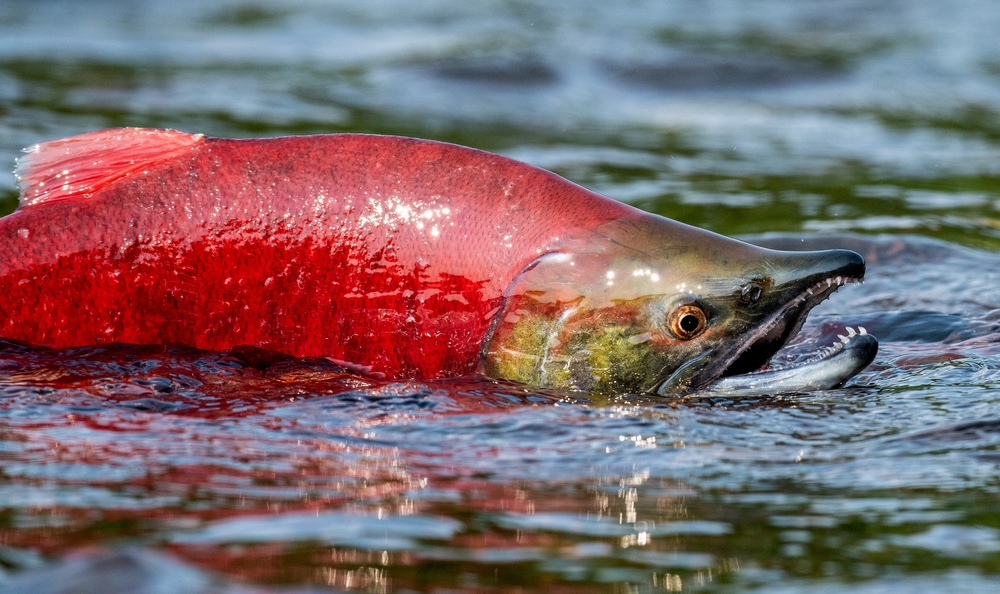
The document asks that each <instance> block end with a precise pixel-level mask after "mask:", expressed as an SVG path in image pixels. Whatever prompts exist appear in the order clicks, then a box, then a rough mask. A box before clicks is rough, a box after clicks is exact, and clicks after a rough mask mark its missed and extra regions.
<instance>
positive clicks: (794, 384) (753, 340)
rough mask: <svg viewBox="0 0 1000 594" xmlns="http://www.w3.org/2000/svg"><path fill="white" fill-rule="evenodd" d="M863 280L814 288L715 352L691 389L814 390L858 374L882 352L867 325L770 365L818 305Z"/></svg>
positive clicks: (826, 282) (704, 392) (829, 281)
mask: <svg viewBox="0 0 1000 594" xmlns="http://www.w3.org/2000/svg"><path fill="white" fill-rule="evenodd" d="M860 282H861V279H860V278H854V277H844V276H836V277H832V278H826V279H823V280H821V281H819V282H818V283H816V284H814V285H812V286H810V287H808V288H807V289H806V290H805V291H803V292H802V293H801V294H799V295H798V296H796V297H794V298H792V299H791V300H790V301H789V302H788V303H786V304H785V305H784V306H782V307H780V308H778V310H776V311H775V312H774V313H773V314H772V315H771V317H770V318H769V319H768V320H767V321H766V322H764V323H763V324H761V325H760V326H759V327H757V328H755V329H754V330H753V331H752V332H750V333H749V334H748V335H747V336H745V337H744V338H743V339H742V340H740V341H739V342H738V343H736V344H735V345H733V346H732V347H731V348H729V349H728V350H726V351H723V352H721V353H718V352H717V353H714V356H715V359H714V361H712V362H711V363H709V364H707V365H705V366H704V367H703V368H702V369H700V370H699V371H698V372H697V373H695V374H694V376H693V377H692V378H691V381H690V384H689V386H690V389H689V390H688V392H687V393H688V394H696V395H698V396H703V395H722V394H725V395H729V396H736V395H739V396H743V395H762V394H780V393H789V392H808V391H812V390H822V389H829V388H833V387H836V386H839V385H841V384H843V383H844V382H846V381H847V380H848V379H850V378H852V377H854V376H855V375H857V374H858V373H859V372H860V371H861V370H862V369H864V368H865V367H867V366H868V364H869V363H871V361H872V359H874V358H875V354H876V353H877V352H878V341H877V340H876V339H875V337H873V336H871V335H870V334H868V333H867V332H866V331H864V329H863V328H861V329H859V330H854V329H853V328H849V329H848V330H847V336H844V337H842V339H841V341H840V342H837V343H835V344H833V345H830V346H829V347H826V348H824V349H822V350H821V351H820V352H819V353H817V355H816V356H814V357H812V358H810V359H808V360H806V361H805V362H803V363H799V364H796V365H788V366H784V367H781V368H767V366H768V365H769V363H770V361H771V357H773V356H774V354H775V353H777V352H778V350H780V349H781V348H782V347H783V346H785V344H787V343H788V341H789V340H791V339H792V338H793V337H794V336H795V335H796V334H797V333H798V332H799V330H800V329H801V328H802V324H803V323H804V322H805V320H806V316H807V314H808V313H809V311H810V310H811V309H812V308H813V307H815V306H816V305H818V304H819V303H821V302H822V301H823V300H825V299H826V298H827V297H829V296H830V295H831V294H832V293H833V292H834V291H836V290H837V289H839V288H840V287H842V286H843V285H845V284H848V283H852V284H853V283H860ZM667 383H669V379H668V380H667V381H666V382H664V384H667Z"/></svg>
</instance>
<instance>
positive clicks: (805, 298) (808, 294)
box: [655, 273, 864, 394]
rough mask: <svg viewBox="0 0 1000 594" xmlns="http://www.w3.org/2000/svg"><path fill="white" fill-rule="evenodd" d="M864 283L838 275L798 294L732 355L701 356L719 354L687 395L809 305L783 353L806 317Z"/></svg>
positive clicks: (660, 389)
mask: <svg viewBox="0 0 1000 594" xmlns="http://www.w3.org/2000/svg"><path fill="white" fill-rule="evenodd" d="M862 274H864V273H862ZM863 282H864V277H863V276H835V277H827V278H824V279H822V280H820V281H818V282H816V283H815V284H813V285H811V286H809V287H807V288H806V289H804V290H803V291H801V292H800V293H799V294H798V295H796V296H795V297H794V298H792V299H790V300H788V302H787V303H785V304H783V305H782V306H781V307H780V308H778V309H777V310H775V311H774V313H773V314H772V315H771V317H770V318H769V319H768V320H767V321H766V322H765V323H763V324H761V325H760V326H758V327H757V328H755V329H754V330H753V331H752V332H751V333H750V334H748V335H747V336H746V337H745V340H742V341H740V342H739V343H738V344H737V345H736V346H735V347H734V348H732V349H731V350H729V351H728V352H723V353H721V354H717V353H713V352H712V351H709V352H707V353H704V354H703V356H702V357H699V359H701V358H703V357H704V356H705V355H709V354H717V355H718V356H717V357H716V359H715V361H714V362H713V363H711V364H709V365H707V366H706V367H705V368H704V369H702V370H700V371H698V372H696V373H695V374H694V376H693V377H692V378H691V380H690V382H689V383H688V385H687V387H686V388H685V389H684V390H683V394H689V393H691V392H696V391H698V390H700V389H702V388H704V387H705V386H707V385H709V384H710V383H712V382H714V381H715V380H717V379H719V378H720V377H722V376H723V375H724V374H725V372H726V370H727V369H729V367H730V366H732V365H733V364H734V363H735V362H736V361H737V359H739V358H740V356H741V355H743V354H744V353H746V352H747V351H749V350H751V349H752V348H754V346H756V345H757V343H758V342H759V341H760V340H761V339H762V338H764V337H765V336H766V335H767V334H768V333H769V332H770V331H771V330H773V329H774V328H775V327H776V326H777V325H778V324H779V323H781V322H782V321H784V317H785V316H786V315H787V314H788V313H789V312H790V311H792V310H794V309H795V308H796V307H799V306H802V304H803V303H805V306H804V307H803V308H802V311H801V312H800V313H799V314H798V316H797V317H796V319H795V320H794V321H793V322H792V327H791V330H790V331H789V332H788V334H787V336H786V337H785V339H784V341H782V344H781V345H780V346H779V347H778V349H775V351H774V352H777V351H778V350H780V348H781V347H782V346H784V345H786V344H788V342H789V341H791V340H792V339H793V338H794V337H795V335H796V334H798V333H799V330H801V328H802V324H804V323H805V320H806V317H807V316H808V314H809V312H810V311H811V310H812V309H813V308H814V307H816V306H817V305H819V304H820V303H822V302H823V301H825V300H826V299H827V298H828V297H829V296H830V295H832V294H833V293H834V292H836V291H837V290H838V289H839V288H840V287H843V286H844V285H847V284H860V283H863ZM773 354H774V353H771V355H773ZM769 360H770V356H769V357H768V361H769ZM764 365H767V361H765V363H764V364H763V365H761V366H760V367H758V368H757V369H754V370H751V371H749V372H747V373H753V372H755V371H759V370H760V369H762V368H763V367H764ZM677 371H680V369H678V370H677ZM677 371H675V372H674V373H672V374H671V375H670V376H668V377H667V378H666V379H664V380H663V381H662V382H661V383H660V384H659V385H658V386H657V387H656V390H655V391H656V392H657V393H659V394H663V390H664V388H665V387H666V386H667V385H668V384H670V382H671V380H673V378H674V377H676V375H677ZM738 375H745V374H738Z"/></svg>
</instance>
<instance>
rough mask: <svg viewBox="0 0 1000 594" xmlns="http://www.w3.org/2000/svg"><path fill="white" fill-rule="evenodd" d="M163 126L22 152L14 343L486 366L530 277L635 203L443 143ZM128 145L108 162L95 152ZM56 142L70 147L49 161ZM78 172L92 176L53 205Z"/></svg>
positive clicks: (14, 253)
mask: <svg viewBox="0 0 1000 594" xmlns="http://www.w3.org/2000/svg"><path fill="white" fill-rule="evenodd" d="M152 132H153V131H147V130H114V131H104V132H98V133H92V134H90V135H84V136H82V137H76V141H75V142H67V141H57V142H56V143H52V144H53V146H46V145H42V146H41V148H40V149H35V150H34V152H30V153H29V154H28V156H27V157H26V158H25V159H24V161H25V162H22V164H21V176H22V180H21V181H22V196H27V197H29V198H28V199H25V198H22V200H23V201H24V204H22V207H21V208H19V209H18V210H17V211H16V212H15V213H14V214H12V215H11V216H9V217H7V218H5V219H2V220H0V241H2V243H3V245H2V246H0V250H2V253H4V254H5V257H4V258H3V261H2V262H0V291H2V292H3V294H4V295H5V296H6V299H5V300H4V306H3V314H4V315H3V321H2V325H0V330H2V334H3V336H5V337H7V338H10V339H14V340H23V341H27V342H31V343H33V344H39V345H45V346H51V347H71V346H79V345H86V344H94V343H98V344H100V343H110V342H123V343H136V344H146V343H164V342H168V343H169V342H177V343H183V344H187V345H190V346H194V347H197V348H204V349H213V350H221V349H226V348H230V347H233V346H236V345H244V344H248V345H255V346H259V347H261V348H266V349H272V350H277V351H281V352H285V353H289V354H292V355H296V356H329V357H332V358H335V359H341V360H345V361H351V362H354V363H357V364H359V365H362V366H367V367H370V368H371V369H372V370H374V371H378V372H381V373H385V374H388V375H390V376H397V377H440V376H449V375H459V374H464V373H469V372H471V371H473V370H474V369H475V367H476V363H477V359H478V355H479V351H480V347H481V344H482V341H483V337H484V335H485V334H486V332H487V329H488V327H489V324H490V322H491V316H490V313H491V312H495V311H496V310H497V308H498V307H499V305H500V301H501V297H502V293H503V290H504V288H505V287H506V286H507V285H508V284H509V283H510V281H511V279H512V278H513V277H514V275H515V274H516V273H517V272H518V271H519V270H520V269H522V268H523V267H524V266H525V265H526V264H527V263H528V262H529V261H530V260H532V259H534V258H535V257H537V256H538V255H539V254H540V253H542V252H545V251H549V250H551V249H553V247H554V246H556V245H557V244H558V242H559V238H560V235H564V234H565V233H567V232H572V231H574V230H579V229H583V230H586V229H590V228H593V227H595V226H597V225H600V224H602V223H603V222H606V221H607V220H610V219H613V218H616V217H620V216H621V215H623V214H624V213H627V212H628V211H630V210H632V209H631V207H628V206H626V205H623V204H620V203H617V202H614V201H612V200H609V199H606V198H603V197H600V196H598V195H596V194H594V193H592V192H589V191H587V190H585V189H583V188H581V187H579V186H577V185H575V184H572V183H570V182H568V181H566V180H563V179H562V178H559V177H557V176H555V175H553V174H551V173H548V172H546V171H543V170H540V169H537V168H534V167H530V166H527V165H524V164H522V163H518V162H515V161H511V160H509V159H506V158H504V157H500V156H497V155H492V154H489V153H484V152H481V151H477V150H474V149H468V148H464V147H458V146H454V145H449V144H445V143H439V142H432V141H419V140H414V139H406V138H399V137H388V136H370V135H353V134H345V135H330V136H313V137H294V138H275V139H254V140H226V139H212V138H203V137H200V136H195V135H180V134H181V133H176V132H170V133H169V134H170V136H169V137H166V138H165V137H162V136H160V135H157V134H154V133H152ZM178 135H180V136H178ZM178 138H180V139H181V141H182V142H181V143H180V144H181V146H177V145H178V142H177V139H178ZM71 140H72V139H71ZM95 145H96V146H95ZM116 146H124V149H122V150H119V151H118V152H119V153H121V154H119V155H117V158H116V159H112V158H108V159H106V160H105V161H111V162H112V163H111V164H110V165H109V164H107V163H106V162H105V161H100V160H99V159H98V161H99V162H98V166H97V168H96V170H95V168H94V164H93V161H94V159H91V158H90V157H92V156H93V155H95V154H96V155H98V156H100V155H102V154H106V153H107V152H108V151H111V152H114V150H115V147H116ZM97 148H99V149H100V151H96V150H95V149H97ZM158 149H159V150H160V151H161V152H163V153H166V158H160V157H161V155H158V154H157V150H158ZM46 151H58V152H59V154H58V159H56V163H55V167H56V168H55V169H53V168H52V167H50V168H49V169H50V171H45V170H43V169H44V168H43V167H42V165H45V164H48V163H45V161H46V159H45V158H46V154H45V152H46ZM131 157H135V158H131ZM50 160H51V159H50ZM39 162H43V163H42V164H41V165H40V164H39ZM123 168H124V169H129V171H128V172H127V173H125V174H121V169H123ZM40 170H41V171H40ZM64 171H65V172H67V173H66V174H65V175H66V177H67V178H73V176H74V175H75V176H76V177H75V179H79V178H84V181H83V182H81V183H80V184H79V186H80V187H74V186H73V184H72V183H70V184H69V188H68V190H67V191H62V192H60V191H59V190H58V188H57V189H54V190H50V192H51V193H50V195H47V196H46V195H44V193H41V194H42V195H41V196H39V194H40V192H39V191H38V184H39V183H44V182H45V181H49V182H50V184H49V185H50V188H51V187H52V182H51V177H52V176H53V175H59V174H60V173H62V172H64ZM102 175H103V178H104V179H106V181H105V182H104V183H103V184H101V183H97V184H96V187H92V186H94V185H95V184H94V183H93V181H94V179H97V180H101V179H102V177H101V176H102ZM56 181H57V182H58V181H59V180H56Z"/></svg>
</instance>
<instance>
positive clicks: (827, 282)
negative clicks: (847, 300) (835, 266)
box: [826, 278, 833, 288]
mask: <svg viewBox="0 0 1000 594" xmlns="http://www.w3.org/2000/svg"><path fill="white" fill-rule="evenodd" d="M832 284H833V279H829V278H828V279H826V286H827V288H830V285H832Z"/></svg>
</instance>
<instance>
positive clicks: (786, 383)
mask: <svg viewBox="0 0 1000 594" xmlns="http://www.w3.org/2000/svg"><path fill="white" fill-rule="evenodd" d="M848 330H849V335H850V336H848V337H843V339H842V342H838V343H835V344H834V345H831V346H830V347H827V348H826V349H824V352H823V353H822V354H821V356H819V357H816V358H813V359H811V360H808V361H806V362H804V363H800V364H797V365H791V366H788V367H782V368H775V369H766V370H759V371H754V372H751V373H744V374H738V375H730V376H726V377H722V378H719V379H717V380H715V381H714V382H711V383H709V384H708V385H706V386H705V387H703V388H701V389H699V390H698V391H696V392H694V393H693V394H690V395H689V396H692V397H700V398H705V397H727V398H735V397H740V398H742V397H749V396H765V395H777V394H789V393H804V392H812V391H815V390H829V389H832V388H836V387H838V386H841V385H843V384H844V383H845V382H847V381H848V380H850V379H851V378H853V377H854V376H856V375H857V374H858V373H860V372H861V371H862V370H863V369H864V368H865V367H867V366H868V365H869V364H870V363H871V362H872V360H873V359H874V358H875V355H876V354H877V353H878V340H876V339H875V337H874V336H872V335H870V334H866V333H865V332H864V329H863V328H862V329H860V331H859V332H855V331H854V330H853V329H848Z"/></svg>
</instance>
